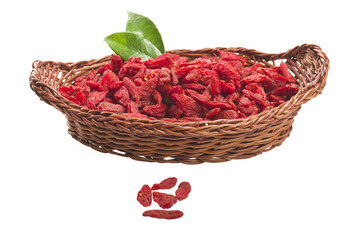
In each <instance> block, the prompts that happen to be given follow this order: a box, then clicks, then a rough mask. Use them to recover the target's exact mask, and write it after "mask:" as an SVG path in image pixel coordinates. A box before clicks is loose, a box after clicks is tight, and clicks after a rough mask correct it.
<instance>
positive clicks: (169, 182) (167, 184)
mask: <svg viewBox="0 0 361 240" xmlns="http://www.w3.org/2000/svg"><path fill="white" fill-rule="evenodd" d="M177 181H178V180H177V178H175V177H169V178H166V179H164V180H163V181H161V182H160V183H155V184H153V186H152V190H161V189H162V190H164V189H171V188H172V187H174V186H175V185H176V184H177Z"/></svg>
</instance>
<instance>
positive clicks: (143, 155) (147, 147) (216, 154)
mask: <svg viewBox="0 0 361 240" xmlns="http://www.w3.org/2000/svg"><path fill="white" fill-rule="evenodd" d="M292 123H293V118H292V119H291V121H286V124H285V125H283V126H277V128H274V130H273V131H271V133H270V134H271V135H270V134H267V135H265V136H264V137H263V138H261V139H259V141H258V142H257V145H255V144H254V140H253V139H252V137H250V136H246V135H240V136H234V135H232V136H229V137H228V139H231V140H232V141H230V142H227V141H214V138H217V137H214V138H211V139H209V137H208V138H200V137H194V138H191V139H190V140H188V141H187V142H186V143H185V142H184V139H183V138H179V139H177V138H175V137H172V138H169V137H168V138H167V137H165V138H159V137H158V139H157V141H154V138H157V137H152V141H150V140H149V139H150V137H149V136H134V135H132V136H129V135H127V134H124V133H119V134H117V135H114V132H113V134H112V135H111V136H110V137H104V138H100V137H99V134H94V128H92V127H89V124H87V125H86V126H85V125H84V124H82V123H80V122H77V121H74V120H73V119H72V120H69V119H68V127H69V130H68V133H69V134H70V135H71V136H72V137H73V138H74V139H75V140H77V141H79V142H80V143H82V144H84V145H86V146H88V147H91V148H92V149H94V150H96V151H99V152H102V153H111V154H115V155H118V156H123V157H128V158H131V159H134V160H138V161H144V162H158V163H184V164H200V163H204V162H209V163H219V162H226V161H229V160H235V159H247V158H251V157H254V156H256V155H259V154H261V153H263V152H266V151H269V150H271V149H273V148H275V147H277V146H280V145H281V144H282V143H283V142H284V141H285V139H286V138H287V137H289V136H290V133H291V131H292ZM101 131H104V129H102V130H101ZM104 136H107V134H104ZM223 137H224V136H223ZM178 140H179V141H181V142H182V143H181V144H180V143H179V141H178ZM155 142H156V143H155ZM247 143H249V144H247ZM189 156H192V157H189Z"/></svg>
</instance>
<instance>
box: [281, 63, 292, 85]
mask: <svg viewBox="0 0 361 240" xmlns="http://www.w3.org/2000/svg"><path fill="white" fill-rule="evenodd" d="M279 69H280V72H281V73H282V75H283V76H284V77H285V78H286V79H287V81H288V82H289V83H294V82H295V79H294V78H293V76H292V74H291V73H290V72H289V70H288V67H287V65H286V64H285V63H284V62H281V63H280V67H279Z"/></svg>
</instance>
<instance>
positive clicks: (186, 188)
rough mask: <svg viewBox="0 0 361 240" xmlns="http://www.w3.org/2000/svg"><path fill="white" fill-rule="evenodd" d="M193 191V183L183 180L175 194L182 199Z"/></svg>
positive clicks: (179, 199)
mask: <svg viewBox="0 0 361 240" xmlns="http://www.w3.org/2000/svg"><path fill="white" fill-rule="evenodd" d="M190 192H191V185H190V184H189V182H181V183H180V184H179V186H178V189H177V191H176V192H175V195H176V197H177V199H178V201H182V200H184V199H186V198H187V197H188V195H189V193H190Z"/></svg>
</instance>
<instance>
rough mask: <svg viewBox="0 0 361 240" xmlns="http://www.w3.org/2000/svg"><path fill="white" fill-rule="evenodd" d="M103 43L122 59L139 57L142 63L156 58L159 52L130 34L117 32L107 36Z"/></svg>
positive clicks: (141, 38)
mask: <svg viewBox="0 0 361 240" xmlns="http://www.w3.org/2000/svg"><path fill="white" fill-rule="evenodd" d="M104 41H105V42H106V43H108V45H109V47H110V48H111V49H112V50H113V51H114V52H115V53H116V54H118V55H119V56H120V57H121V58H122V59H124V60H128V59H129V58H130V57H133V56H136V57H141V58H142V60H143V61H145V60H147V59H149V58H156V57H157V56H159V55H161V52H160V51H159V50H158V48H157V47H156V46H154V45H153V44H152V43H151V42H150V41H148V40H147V39H145V38H144V37H142V36H141V35H139V34H136V33H131V32H118V33H113V34H110V35H109V36H107V37H106V38H105V39H104Z"/></svg>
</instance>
